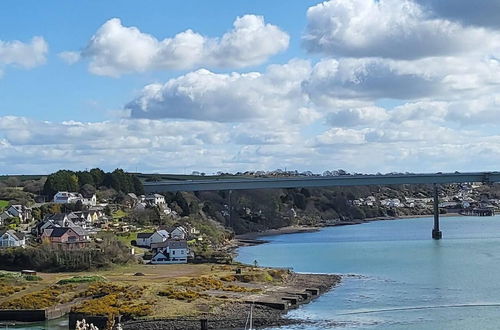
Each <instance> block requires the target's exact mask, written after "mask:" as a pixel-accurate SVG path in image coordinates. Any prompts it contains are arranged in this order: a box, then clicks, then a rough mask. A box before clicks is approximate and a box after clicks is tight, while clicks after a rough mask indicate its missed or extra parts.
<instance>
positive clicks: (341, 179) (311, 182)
mask: <svg viewBox="0 0 500 330" xmlns="http://www.w3.org/2000/svg"><path fill="white" fill-rule="evenodd" d="M467 182H483V183H488V184H491V183H495V182H500V172H470V173H459V172H455V173H434V174H395V175H392V174H391V175H342V176H327V177H315V176H312V177H280V178H236V179H213V178H207V179H200V180H170V181H159V182H146V183H144V190H145V192H146V193H155V192H176V191H207V190H229V191H231V190H245V189H279V188H312V187H339V186H366V185H398V184H433V185H434V228H433V230H432V238H434V239H441V238H442V232H441V231H440V229H439V207H438V203H439V199H438V186H439V184H447V183H467Z"/></svg>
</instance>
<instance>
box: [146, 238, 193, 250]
mask: <svg viewBox="0 0 500 330" xmlns="http://www.w3.org/2000/svg"><path fill="white" fill-rule="evenodd" d="M167 247H168V248H170V249H187V248H188V245H187V241H185V240H166V241H165V242H161V243H153V244H151V248H152V249H163V248H167Z"/></svg>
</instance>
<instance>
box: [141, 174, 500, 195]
mask: <svg viewBox="0 0 500 330" xmlns="http://www.w3.org/2000/svg"><path fill="white" fill-rule="evenodd" d="M466 182H485V183H493V182H500V172H474V173H435V174H401V175H399V174H398V175H344V176H331V177H291V178H255V179H220V180H219V179H211V180H182V181H160V182H147V183H144V190H145V191H146V193H152V192H176V191H207V190H239V189H240V190H241V189H278V188H308V187H334V186H365V185H394V184H434V183H436V184H446V183H466Z"/></svg>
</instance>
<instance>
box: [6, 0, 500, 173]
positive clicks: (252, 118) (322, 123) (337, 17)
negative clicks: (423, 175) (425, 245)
mask: <svg viewBox="0 0 500 330" xmlns="http://www.w3.org/2000/svg"><path fill="white" fill-rule="evenodd" d="M498 8H500V1H497V0H488V1H484V3H481V4H479V5H478V4H474V3H471V2H470V1H465V0H456V1H439V0H378V1H375V0H330V1H326V2H323V3H321V2H319V1H260V0H259V1H234V0H233V1H211V2H208V1H158V0H154V1H153V0H152V1H142V2H139V1H120V2H110V1H85V2H69V1H50V2H42V1H34V0H33V1H2V2H0V172H3V173H9V174H16V173H50V172H51V171H54V170H57V169H59V168H70V169H82V168H88V167H95V166H99V167H103V168H105V169H113V168H115V167H123V168H125V169H126V170H135V169H138V170H142V171H147V172H185V171H187V172H190V171H194V170H196V171H204V172H208V173H211V172H216V171H218V170H221V171H232V172H235V171H245V170H272V169H276V168H285V167H286V168H288V169H298V170H312V171H315V172H322V171H324V170H333V169H338V168H344V169H346V170H348V171H358V172H369V173H375V172H390V171H401V172H404V171H414V172H432V171H447V170H450V171H455V170H459V171H467V170H498V166H497V164H498V163H499V161H500V145H499V142H500V135H498V134H499V133H498V132H499V130H498V128H499V125H500V120H499V118H500V116H498V113H497V112H498V108H499V107H498V105H500V98H499V97H498V96H497V95H499V94H498V92H499V91H500V90H499V86H500V64H499V60H498V59H499V58H500V54H499V53H500V52H499V50H500V23H497V22H500V10H496V9H498ZM464 154H468V155H472V157H463V155H464Z"/></svg>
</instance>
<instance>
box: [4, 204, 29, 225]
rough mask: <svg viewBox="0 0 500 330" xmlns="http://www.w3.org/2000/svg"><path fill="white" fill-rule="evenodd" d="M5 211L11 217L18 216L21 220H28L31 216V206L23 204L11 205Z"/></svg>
mask: <svg viewBox="0 0 500 330" xmlns="http://www.w3.org/2000/svg"><path fill="white" fill-rule="evenodd" d="M6 212H7V213H9V214H10V215H12V216H13V217H18V218H19V219H20V220H21V222H29V221H31V219H32V218H33V217H32V216H31V208H29V207H26V206H24V205H11V206H10V207H9V208H8V209H7V210H6Z"/></svg>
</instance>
